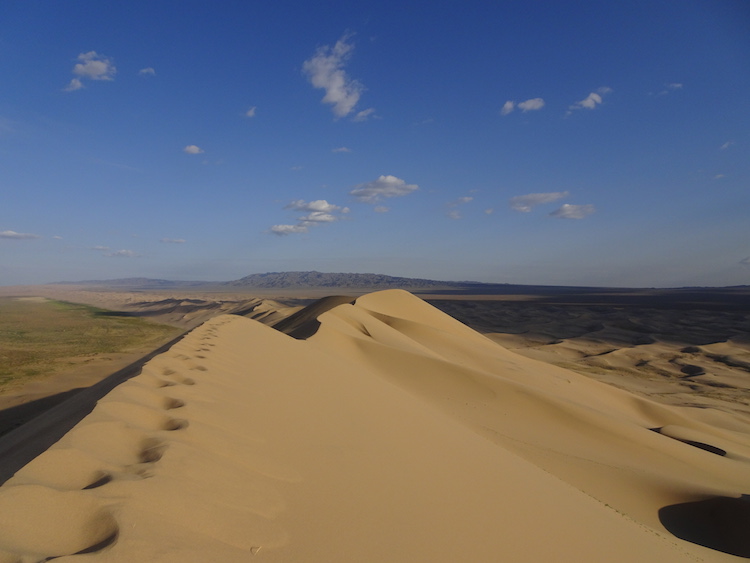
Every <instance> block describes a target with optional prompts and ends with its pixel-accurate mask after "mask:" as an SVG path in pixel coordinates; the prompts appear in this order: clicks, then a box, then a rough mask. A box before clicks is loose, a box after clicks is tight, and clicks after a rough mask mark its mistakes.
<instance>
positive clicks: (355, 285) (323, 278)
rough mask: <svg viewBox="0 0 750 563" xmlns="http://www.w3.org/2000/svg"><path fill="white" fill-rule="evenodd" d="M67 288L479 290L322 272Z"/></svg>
mask: <svg viewBox="0 0 750 563" xmlns="http://www.w3.org/2000/svg"><path fill="white" fill-rule="evenodd" d="M58 283H60V284H69V285H91V286H103V287H110V288H118V289H123V290H138V289H140V290H148V289H173V288H174V289H180V288H199V287H207V286H211V287H217V286H223V287H234V288H246V289H308V288H352V289H396V288H398V289H451V288H459V287H461V288H465V287H467V286H477V287H479V286H482V285H485V284H480V283H476V282H448V281H436V280H426V279H418V278H404V277H394V276H385V275H382V274H345V273H326V272H315V271H313V272H269V273H265V274H252V275H249V276H245V277H244V278H241V279H238V280H234V281H228V282H205V281H171V280H161V279H151V278H123V279H114V280H88V281H79V282H58Z"/></svg>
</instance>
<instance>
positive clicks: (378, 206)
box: [374, 205, 390, 213]
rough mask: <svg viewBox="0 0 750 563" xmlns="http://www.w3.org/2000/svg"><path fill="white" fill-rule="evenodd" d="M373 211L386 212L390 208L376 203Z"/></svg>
mask: <svg viewBox="0 0 750 563" xmlns="http://www.w3.org/2000/svg"><path fill="white" fill-rule="evenodd" d="M374 211H375V213H388V212H389V211H390V208H388V207H386V206H385V205H376V206H375V209H374Z"/></svg>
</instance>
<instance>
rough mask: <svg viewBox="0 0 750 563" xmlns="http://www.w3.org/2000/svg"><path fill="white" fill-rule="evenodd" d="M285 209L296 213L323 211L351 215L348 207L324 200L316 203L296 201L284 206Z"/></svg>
mask: <svg viewBox="0 0 750 563" xmlns="http://www.w3.org/2000/svg"><path fill="white" fill-rule="evenodd" d="M284 209H294V210H295V211H321V212H324V213H336V212H337V211H340V212H341V213H349V208H348V207H341V206H339V205H334V204H333V203H328V202H327V201H326V200H324V199H316V200H315V201H309V202H308V201H305V200H304V199H295V200H294V201H292V202H290V203H288V204H287V205H285V206H284Z"/></svg>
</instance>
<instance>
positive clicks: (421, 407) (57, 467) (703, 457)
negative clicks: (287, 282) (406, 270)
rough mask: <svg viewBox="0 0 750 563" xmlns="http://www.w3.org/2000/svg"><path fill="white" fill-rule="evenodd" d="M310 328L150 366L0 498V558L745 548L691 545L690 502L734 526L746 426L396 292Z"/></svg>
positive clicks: (667, 555)
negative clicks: (507, 342) (516, 348)
mask: <svg viewBox="0 0 750 563" xmlns="http://www.w3.org/2000/svg"><path fill="white" fill-rule="evenodd" d="M317 323H319V326H317V331H316V332H315V333H314V334H313V335H312V336H310V337H309V338H308V339H307V340H297V339H294V338H292V337H290V336H288V335H287V334H283V333H281V332H279V331H277V330H274V329H273V328H270V327H269V326H266V325H264V324H262V323H260V322H257V321H254V320H251V319H248V318H243V317H239V316H230V315H224V316H220V317H216V318H214V319H211V320H209V321H207V322H206V323H204V324H203V325H201V326H200V327H198V328H197V329H195V330H194V331H193V332H192V333H190V334H189V335H187V336H186V337H185V338H184V339H183V340H182V341H181V342H179V343H178V344H176V345H175V346H173V347H172V348H171V349H170V350H169V351H167V352H166V353H164V354H161V355H159V356H157V357H155V358H154V359H152V360H151V361H150V362H149V363H148V364H146V366H145V367H144V370H143V373H142V374H141V375H139V376H137V377H135V378H133V379H131V380H129V381H127V382H125V383H123V384H121V385H120V386H119V387H117V388H116V389H114V390H113V391H112V392H111V393H109V394H108V395H107V396H106V397H104V398H103V399H102V400H101V401H100V402H99V405H98V406H97V407H96V408H95V409H94V411H93V412H92V413H91V414H90V415H89V416H88V417H87V418H85V419H84V420H83V421H81V423H79V424H78V425H77V426H76V427H75V428H73V430H71V431H70V432H69V433H68V434H67V435H66V436H65V437H64V438H63V439H62V440H60V442H58V443H57V444H55V445H54V446H53V447H52V448H51V449H49V450H48V451H47V452H45V453H44V454H42V455H41V456H39V457H38V458H36V459H35V460H34V461H33V462H32V463H30V464H29V465H27V466H26V467H25V468H23V469H22V470H21V471H19V472H18V473H17V474H16V475H15V477H13V478H12V479H11V480H10V481H8V482H7V483H6V484H5V485H3V486H2V487H0V522H2V523H6V524H7V525H5V524H4V525H3V526H0V561H3V562H5V561H8V562H11V561H13V562H17V561H24V562H26V561H36V560H41V559H44V558H48V557H59V558H60V561H71V562H72V561H81V562H83V561H97V562H98V561H102V562H105V561H106V562H110V561H111V562H115V561H117V562H125V561H128V562H132V561H165V562H172V561H174V562H176V561H180V562H184V561H196V562H199V561H201V562H202V561H219V560H221V561H249V560H255V559H257V560H259V561H269V562H275V561H312V562H321V563H322V562H331V561H403V562H414V561H430V562H435V561H437V562H439V561H446V562H448V561H450V562H455V561H476V562H495V561H503V560H507V561H514V562H525V561H528V562H538V561H556V562H567V561H570V562H580V561H621V562H623V563H624V562H628V563H630V562H632V561H664V562H668V561H675V562H677V561H685V560H686V559H689V558H693V559H697V558H703V559H704V560H706V561H725V560H726V561H731V560H735V557H734V556H733V555H729V554H727V553H733V554H734V555H743V553H742V552H741V551H742V549H744V548H746V547H747V544H746V541H743V540H742V539H741V538H740V539H738V538H737V537H735V536H736V535H737V534H734V535H733V536H732V538H730V539H731V540H732V541H729V540H728V539H726V538H724V537H723V536H722V534H721V531H720V530H719V531H716V530H713V531H711V533H709V534H704V536H703V537H702V539H701V540H700V542H698V543H702V544H703V545H704V546H707V547H702V546H700V545H696V544H695V543H689V542H695V541H696V533H695V532H694V531H691V530H692V529H693V528H695V527H696V526H700V524H701V522H703V521H705V520H706V518H705V515H706V510H709V511H710V510H714V511H716V510H718V512H719V513H720V514H721V515H722V517H724V518H725V519H727V521H730V522H733V523H735V524H736V523H737V522H740V524H741V522H743V518H746V511H745V508H744V505H743V504H741V503H742V502H743V500H742V498H739V499H735V498H732V497H740V494H741V493H743V492H748V491H749V490H750V480H749V478H748V474H750V471H748V469H750V443H749V440H748V434H747V432H743V431H741V429H742V428H747V424H746V422H745V421H736V423H735V424H736V426H735V430H729V429H727V428H726V427H722V426H717V425H714V424H709V423H708V422H707V421H708V420H713V419H712V418H711V417H705V420H703V421H701V420H700V419H699V418H696V417H694V416H692V413H691V412H689V411H688V410H684V409H683V410H680V409H677V408H672V407H665V406H661V405H659V404H656V403H653V402H649V401H646V400H644V399H640V398H636V397H634V396H632V395H629V394H627V393H625V392H623V391H620V390H616V389H613V388H610V387H607V386H605V385H603V384H599V383H595V382H592V381H590V380H588V379H586V378H585V377H583V376H579V375H577V374H574V373H572V372H569V371H567V370H564V369H562V368H556V367H554V366H549V365H547V364H543V363H540V362H536V361H534V360H531V359H529V358H525V357H522V356H519V355H516V354H514V353H512V352H509V351H508V350H506V349H504V348H502V347H500V346H498V345H496V344H494V343H493V342H492V341H490V340H489V339H487V338H485V337H484V336H482V335H480V334H478V333H476V332H474V331H473V330H471V329H469V328H467V327H466V326H464V325H462V324H461V323H458V322H457V321H455V320H454V319H452V318H451V317H449V316H447V315H444V314H442V313H440V312H439V311H437V310H436V309H433V308H432V307H430V306H429V305H427V304H426V303H424V302H422V301H421V300H419V299H418V298H416V297H414V296H412V295H410V294H408V293H406V292H403V291H385V292H379V293H376V294H370V295H366V296H364V297H361V298H359V299H357V300H356V301H355V302H354V303H353V304H351V303H343V304H340V305H337V306H334V307H333V308H330V309H329V310H327V311H326V312H324V313H322V314H320V315H319V316H318V317H317ZM719 419H721V417H719ZM725 426H726V425H725ZM738 428H739V429H740V430H738ZM696 444H702V445H704V446H711V447H712V448H715V450H714V451H712V450H711V449H710V448H708V447H700V446H697V445H696ZM717 451H721V452H724V455H719V454H718V453H717ZM707 497H723V498H727V499H729V500H728V501H726V500H725V501H721V500H720V501H714V502H713V504H712V505H711V506H710V507H709V509H704V508H702V507H703V506H704V505H700V506H699V507H698V508H697V509H696V508H695V502H694V501H699V500H704V499H706V498H707ZM732 501H737V502H739V503H740V504H739V505H738V504H737V502H732ZM687 503H691V504H690V505H689V508H688V509H683V508H680V507H682V506H683V505H687ZM675 506H677V507H678V508H669V507H675ZM716 506H718V508H716ZM738 506H739V508H738ZM727 507H728V508H727ZM665 508H667V509H666V510H664V509H665ZM691 511H693V512H691ZM696 511H697V512H698V513H699V516H697V517H696V516H693V515H692V514H693V513H695V512H696ZM660 514H661V518H662V520H664V521H665V524H666V526H667V527H676V528H679V533H675V534H674V535H673V534H671V533H669V532H668V531H667V528H665V524H663V523H662V521H661V520H660V519H659V518H660ZM42 516H43V517H42ZM690 526H693V528H691V527H690ZM734 528H736V529H738V530H739V529H742V525H735V527H734ZM734 528H733V529H734ZM676 536H678V537H682V538H684V539H687V540H689V541H688V542H685V541H681V540H678V539H676Z"/></svg>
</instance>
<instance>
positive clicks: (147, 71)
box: [138, 67, 156, 76]
mask: <svg viewBox="0 0 750 563" xmlns="http://www.w3.org/2000/svg"><path fill="white" fill-rule="evenodd" d="M138 74H140V75H141V76H156V71H155V70H154V69H153V68H151V67H147V68H142V69H141V70H139V71H138Z"/></svg>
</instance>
